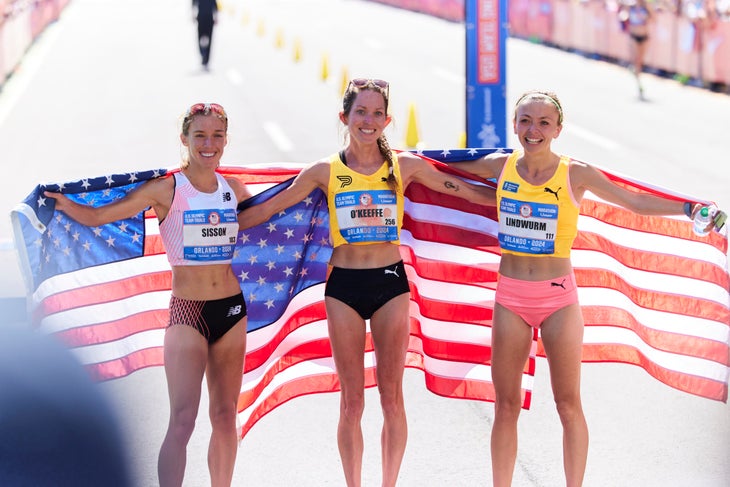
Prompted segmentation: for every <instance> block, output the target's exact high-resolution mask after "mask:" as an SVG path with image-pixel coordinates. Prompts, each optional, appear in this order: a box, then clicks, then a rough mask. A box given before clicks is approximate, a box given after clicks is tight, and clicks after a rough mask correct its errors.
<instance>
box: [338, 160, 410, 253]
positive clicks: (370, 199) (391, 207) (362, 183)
mask: <svg viewBox="0 0 730 487" xmlns="http://www.w3.org/2000/svg"><path fill="white" fill-rule="evenodd" d="M393 173H394V174H395V176H396V180H397V181H398V191H397V193H393V190H391V189H390V187H389V186H388V183H387V178H388V163H387V162H385V161H384V162H383V165H382V166H381V167H380V169H378V170H377V171H376V172H375V173H374V174H371V175H369V176H366V175H364V174H360V173H358V172H355V171H353V170H352V169H350V168H349V167H347V166H346V165H345V163H344V162H343V161H342V159H341V158H340V155H339V154H333V155H332V156H330V179H329V190H328V192H327V204H328V206H329V214H330V238H331V239H332V246H333V247H335V248H337V247H339V246H340V245H344V244H355V245H367V244H374V243H382V242H391V243H393V244H399V243H400V229H401V226H402V225H403V186H402V181H401V176H400V167H399V166H398V156H397V155H396V154H395V153H393Z"/></svg>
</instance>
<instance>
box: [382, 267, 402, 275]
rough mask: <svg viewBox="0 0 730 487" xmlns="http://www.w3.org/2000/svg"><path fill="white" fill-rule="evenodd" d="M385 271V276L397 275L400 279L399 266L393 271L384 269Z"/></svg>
mask: <svg viewBox="0 0 730 487" xmlns="http://www.w3.org/2000/svg"><path fill="white" fill-rule="evenodd" d="M383 271H384V273H385V274H395V277H400V276H399V275H398V266H395V267H394V268H393V270H392V271H391V270H390V269H383Z"/></svg>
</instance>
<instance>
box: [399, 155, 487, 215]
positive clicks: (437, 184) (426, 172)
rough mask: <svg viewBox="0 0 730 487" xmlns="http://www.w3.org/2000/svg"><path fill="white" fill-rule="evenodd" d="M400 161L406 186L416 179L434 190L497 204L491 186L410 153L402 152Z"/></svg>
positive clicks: (484, 202) (474, 201)
mask: <svg viewBox="0 0 730 487" xmlns="http://www.w3.org/2000/svg"><path fill="white" fill-rule="evenodd" d="M398 161H399V162H400V165H401V174H402V176H403V180H404V184H403V186H404V188H405V187H406V186H407V185H408V184H409V183H411V182H414V181H415V182H418V183H421V184H423V185H424V186H426V187H427V188H429V189H432V190H433V191H438V192H439V193H443V194H451V195H454V196H458V197H460V198H464V199H465V200H467V201H471V202H472V203H476V204H478V205H484V206H495V205H496V204H497V197H496V191H495V190H494V188H492V187H491V186H485V185H480V184H474V183H470V182H467V181H464V180H463V179H461V178H458V177H456V176H454V175H452V174H449V173H446V172H443V171H440V170H438V169H437V168H436V167H435V166H434V165H433V164H432V163H430V162H429V161H426V160H424V159H421V158H420V157H418V156H416V155H413V154H410V153H402V154H400V155H399V156H398Z"/></svg>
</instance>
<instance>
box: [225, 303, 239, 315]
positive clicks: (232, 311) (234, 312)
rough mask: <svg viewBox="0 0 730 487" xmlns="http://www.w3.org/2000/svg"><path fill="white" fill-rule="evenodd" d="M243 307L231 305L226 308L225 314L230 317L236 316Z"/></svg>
mask: <svg viewBox="0 0 730 487" xmlns="http://www.w3.org/2000/svg"><path fill="white" fill-rule="evenodd" d="M242 309H243V306H242V305H240V304H239V305H238V306H231V307H230V308H228V314H227V315H226V318H230V317H231V316H236V315H240V314H241V310H242Z"/></svg>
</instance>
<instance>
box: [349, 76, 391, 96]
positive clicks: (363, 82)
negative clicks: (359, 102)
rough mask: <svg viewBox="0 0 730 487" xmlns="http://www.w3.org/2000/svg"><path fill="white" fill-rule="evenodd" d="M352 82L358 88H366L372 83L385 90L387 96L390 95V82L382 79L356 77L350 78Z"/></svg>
mask: <svg viewBox="0 0 730 487" xmlns="http://www.w3.org/2000/svg"><path fill="white" fill-rule="evenodd" d="M350 84H351V85H352V86H354V87H355V88H358V89H360V88H366V87H367V86H368V85H370V84H372V85H373V86H377V87H378V88H381V89H382V90H384V91H385V95H386V96H388V93H389V90H390V84H389V83H388V82H387V81H385V80H382V79H372V78H354V79H351V80H350Z"/></svg>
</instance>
